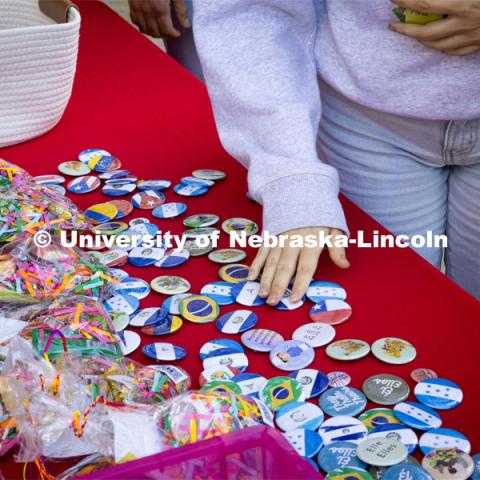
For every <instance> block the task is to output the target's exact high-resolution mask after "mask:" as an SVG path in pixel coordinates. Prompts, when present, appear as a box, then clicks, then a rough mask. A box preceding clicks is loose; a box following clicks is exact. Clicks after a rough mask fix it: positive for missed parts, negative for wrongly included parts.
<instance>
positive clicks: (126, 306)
mask: <svg viewBox="0 0 480 480" xmlns="http://www.w3.org/2000/svg"><path fill="white" fill-rule="evenodd" d="M139 305H140V300H139V299H138V298H137V297H134V296H133V295H113V297H111V298H109V299H108V300H105V302H103V306H104V307H105V310H106V311H107V312H123V313H126V314H127V315H132V313H134V312H136V311H137V310H138V307H139Z"/></svg>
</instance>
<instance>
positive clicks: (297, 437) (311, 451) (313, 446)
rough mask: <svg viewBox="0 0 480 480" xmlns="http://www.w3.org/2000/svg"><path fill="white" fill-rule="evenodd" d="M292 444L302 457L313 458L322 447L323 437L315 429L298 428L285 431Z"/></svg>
mask: <svg viewBox="0 0 480 480" xmlns="http://www.w3.org/2000/svg"><path fill="white" fill-rule="evenodd" d="M284 435H285V437H286V438H287V440H288V441H289V442H290V445H291V446H292V447H293V448H294V449H295V450H296V451H297V453H298V454H299V455H301V456H302V457H307V458H311V457H313V456H315V455H316V454H317V453H318V452H319V451H320V449H321V448H322V444H323V443H322V439H321V438H320V435H319V434H318V433H317V432H315V431H313V430H305V429H304V428H297V429H295V430H290V431H288V432H285V433H284Z"/></svg>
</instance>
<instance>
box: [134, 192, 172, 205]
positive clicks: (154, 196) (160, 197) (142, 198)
mask: <svg viewBox="0 0 480 480" xmlns="http://www.w3.org/2000/svg"><path fill="white" fill-rule="evenodd" d="M131 201H132V205H133V206H134V207H135V208H140V209H142V210H153V209H154V208H156V207H158V206H159V205H161V204H162V203H164V202H165V195H164V194H163V193H161V192H157V191H156V190H145V191H143V192H139V193H136V194H135V195H134V196H133V197H132V199H131Z"/></svg>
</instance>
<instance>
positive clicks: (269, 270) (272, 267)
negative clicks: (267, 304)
mask: <svg viewBox="0 0 480 480" xmlns="http://www.w3.org/2000/svg"><path fill="white" fill-rule="evenodd" d="M281 253H282V249H281V248H279V247H277V248H271V249H268V256H267V260H266V262H265V267H264V268H263V273H262V278H261V279H260V290H259V292H258V294H259V296H260V297H262V298H265V297H266V296H267V295H268V294H269V293H270V288H271V286H272V282H273V278H274V276H275V272H276V271H277V264H278V261H279V260H280V256H281Z"/></svg>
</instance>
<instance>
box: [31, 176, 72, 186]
mask: <svg viewBox="0 0 480 480" xmlns="http://www.w3.org/2000/svg"><path fill="white" fill-rule="evenodd" d="M33 179H34V180H35V183H38V184H39V185H46V186H51V185H60V184H61V183H64V182H65V177H62V176H61V175H38V176H36V177H33Z"/></svg>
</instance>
